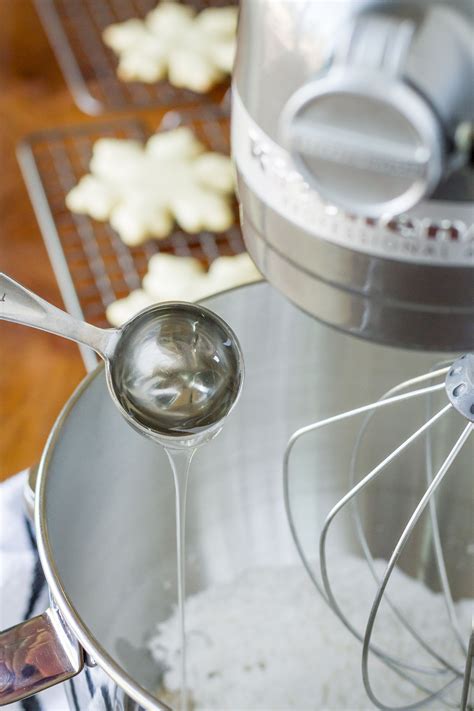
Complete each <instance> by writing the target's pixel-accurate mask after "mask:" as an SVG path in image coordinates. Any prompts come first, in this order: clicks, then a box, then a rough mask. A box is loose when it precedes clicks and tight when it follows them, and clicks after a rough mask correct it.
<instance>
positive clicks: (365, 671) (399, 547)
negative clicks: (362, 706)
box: [362, 423, 474, 711]
mask: <svg viewBox="0 0 474 711" xmlns="http://www.w3.org/2000/svg"><path fill="white" fill-rule="evenodd" d="M473 427H474V425H473V424H472V423H469V424H468V425H466V427H465V428H464V430H463V431H462V433H461V436H460V437H459V438H458V440H457V441H456V443H455V444H454V446H453V448H452V449H451V451H450V452H449V454H448V456H447V457H446V459H445V461H444V462H443V464H442V465H441V467H440V469H439V470H438V472H437V474H436V476H435V477H434V479H433V481H432V482H431V484H430V486H429V487H428V489H427V490H426V492H425V493H424V495H423V496H422V497H421V499H420V501H419V503H418V505H417V507H416V508H415V510H414V512H413V514H412V515H411V517H410V519H409V521H408V523H407V525H406V527H405V529H404V531H403V533H402V535H401V536H400V538H399V540H398V542H397V544H396V546H395V548H394V551H393V553H392V555H391V557H390V560H389V562H388V564H387V567H386V569H385V573H384V575H383V578H382V581H381V583H380V586H379V589H378V591H377V593H376V595H375V599H374V602H373V605H372V608H371V611H370V614H369V618H368V621H367V627H366V631H365V636H364V643H363V648H362V679H363V682H364V686H365V690H366V692H367V695H368V696H369V698H370V700H371V701H372V703H374V704H375V706H377V708H379V709H382V710H383V711H398V710H399V709H403V710H404V711H409V710H410V709H416V708H419V707H420V705H422V704H425V703H427V702H428V701H429V700H430V697H427V698H426V699H423V700H421V701H420V702H417V703H415V704H411V705H409V706H403V707H399V706H386V705H385V704H383V703H382V702H381V701H380V700H379V699H378V698H377V697H376V696H375V694H374V692H373V690H372V686H371V683H370V676H369V668H368V657H369V651H370V642H371V638H372V631H373V627H374V624H375V619H376V616H377V612H378V609H379V606H380V602H381V600H382V597H383V594H384V591H385V588H386V587H387V584H388V581H389V580H390V576H391V574H392V571H393V569H394V567H395V565H396V563H397V561H398V559H399V557H400V555H401V553H402V551H403V549H404V547H405V545H406V543H407V541H408V538H409V537H410V535H411V533H412V531H413V529H414V527H415V525H416V523H417V521H418V519H419V518H420V516H421V514H422V513H423V511H424V509H425V508H426V506H427V504H428V502H429V500H430V498H431V497H432V496H433V494H434V492H435V491H436V489H437V488H438V487H439V485H440V484H441V482H442V481H443V479H444V477H445V476H446V474H447V472H448V471H449V468H450V467H451V464H452V463H453V461H454V460H455V459H456V457H457V455H458V454H459V452H460V451H461V449H462V447H463V446H464V444H465V443H466V441H467V439H468V437H469V435H470V434H471V432H472V430H473ZM461 676H462V674H461Z"/></svg>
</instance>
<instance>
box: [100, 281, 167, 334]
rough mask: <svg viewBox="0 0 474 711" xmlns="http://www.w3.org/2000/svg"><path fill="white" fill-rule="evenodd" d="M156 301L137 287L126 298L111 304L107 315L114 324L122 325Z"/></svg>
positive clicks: (106, 312)
mask: <svg viewBox="0 0 474 711" xmlns="http://www.w3.org/2000/svg"><path fill="white" fill-rule="evenodd" d="M154 303H155V300H154V299H152V298H151V297H150V296H149V295H148V294H147V293H146V292H145V291H143V289H136V290H135V291H132V292H131V293H130V294H129V295H128V296H126V297H125V298H124V299H118V301H114V302H113V303H111V304H109V306H107V309H106V311H105V315H106V317H107V321H108V322H109V323H110V324H112V326H121V325H122V324H124V323H125V321H128V319H130V318H132V316H135V314H137V313H138V312H139V311H142V309H146V308H147V307H148V306H151V305H152V304H154Z"/></svg>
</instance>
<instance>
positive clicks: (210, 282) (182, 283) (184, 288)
mask: <svg viewBox="0 0 474 711" xmlns="http://www.w3.org/2000/svg"><path fill="white" fill-rule="evenodd" d="M261 278H262V277H261V274H260V272H259V271H258V270H257V268H256V266H255V265H254V263H253V262H252V260H251V259H250V257H249V255H248V254H246V253H244V254H239V255H237V256H235V257H218V258H217V259H215V260H214V261H213V262H212V264H211V266H210V267H209V270H208V271H206V270H205V269H204V267H203V265H202V264H201V262H200V261H199V260H198V259H195V258H194V257H177V256H175V255H173V254H155V255H154V256H153V257H152V258H151V259H150V262H149V264H148V272H147V274H146V275H145V277H144V279H143V283H142V288H141V289H136V290H135V291H132V292H131V294H129V295H128V296H127V297H125V298H124V299H119V300H118V301H114V302H113V303H112V304H110V305H109V306H108V308H107V319H108V321H109V322H110V323H111V324H112V326H121V325H122V324H123V323H125V321H128V319H129V318H131V317H132V316H134V315H135V314H137V313H138V312H139V311H141V310H142V309H144V308H146V307H147V306H151V305H152V304H156V303H158V302H161V301H199V300H200V299H204V298H206V297H207V296H211V295H212V294H217V293H218V292H219V291H224V290H225V289H231V288H233V287H234V286H240V285H242V284H248V283H251V282H254V281H258V280H259V279H261Z"/></svg>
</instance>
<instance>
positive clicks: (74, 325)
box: [0, 273, 119, 359]
mask: <svg viewBox="0 0 474 711" xmlns="http://www.w3.org/2000/svg"><path fill="white" fill-rule="evenodd" d="M0 319H4V320H5V321H13V322H14V323H21V324H23V325H24V326H32V327H33V328H38V329H40V330H41V331H49V332H50V333H55V334H57V335H58V336H64V338H69V339H70V340H71V341H76V342H77V343H83V344H84V345H86V346H90V348H93V349H94V350H95V351H96V352H97V353H98V354H99V355H100V356H102V358H104V359H107V357H108V356H109V355H110V353H111V349H112V348H113V344H114V343H115V341H116V340H117V337H118V333H119V332H118V330H117V329H114V328H108V329H105V328H97V326H91V325H90V324H89V323H85V322H84V321H79V320H78V319H75V318H73V317H72V316H70V315H69V314H67V313H66V312H65V311H61V309H58V308H56V306H53V305H52V304H50V303H48V302H47V301H45V300H44V299H41V298H40V297H39V296H37V295H36V294H34V293H33V292H32V291H30V290H29V289H26V288H25V287H24V286H22V285H21V284H19V283H18V282H16V281H14V279H11V278H10V277H9V276H7V275H6V274H2V273H0Z"/></svg>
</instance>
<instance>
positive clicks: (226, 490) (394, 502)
mask: <svg viewBox="0 0 474 711" xmlns="http://www.w3.org/2000/svg"><path fill="white" fill-rule="evenodd" d="M206 305H208V306H209V307H210V308H211V309H213V310H214V311H215V312H216V313H217V314H218V315H220V316H221V317H222V318H224V319H225V320H226V321H227V323H229V325H230V326H231V327H232V328H233V329H234V331H235V333H236V335H237V337H238V338H239V340H240V343H241V345H242V350H243V354H244V359H245V363H246V383H245V385H244V390H243V393H242V398H241V401H240V402H239V405H238V407H237V408H236V410H235V411H234V412H233V413H232V414H231V416H230V418H229V421H228V423H227V425H226V427H225V428H224V430H223V432H222V433H221V434H220V436H219V437H217V438H216V439H215V440H214V441H213V442H211V443H210V444H209V445H208V446H207V447H205V448H202V449H201V450H200V451H199V452H198V454H197V455H196V458H195V462H194V464H195V466H194V469H193V472H192V477H191V481H190V490H189V504H188V507H189V508H188V519H187V541H188V550H187V576H188V583H187V585H188V594H191V595H192V594H193V593H194V592H197V591H199V590H202V589H205V588H206V587H208V586H210V585H213V584H216V583H219V582H229V581H232V580H233V579H234V578H235V576H237V575H238V574H239V572H241V571H243V570H244V569H246V568H248V567H251V566H262V565H263V566H266V565H269V566H273V565H283V564H291V563H297V557H296V552H295V549H294V546H293V542H292V540H291V537H290V533H289V530H288V525H287V522H286V519H285V513H284V508H283V498H282V480H281V468H282V456H283V451H284V447H285V444H286V441H287V439H288V437H289V435H290V434H291V433H292V432H293V431H294V429H295V428H297V427H299V426H301V425H303V424H305V423H306V422H308V421H311V420H313V419H317V418H321V417H323V416H326V415H327V414H328V413H334V412H338V411H340V410H341V409H343V408H345V407H352V406H356V405H358V404H360V403H361V402H365V401H368V400H370V399H375V398H377V397H378V396H379V395H380V393H381V392H383V391H384V390H386V389H387V388H389V387H390V386H392V385H393V384H395V383H397V382H398V381H400V380H403V379H404V378H406V377H409V376H411V375H413V374H417V373H422V372H425V371H426V370H428V369H429V368H430V367H431V366H433V365H434V364H435V363H436V361H437V359H438V358H439V356H437V355H436V354H429V355H428V354H422V353H415V352H413V351H407V350H401V349H393V348H386V347H383V346H378V345H373V344H371V343H369V342H367V341H364V340H360V339H354V338H352V337H351V336H348V335H346V334H343V333H338V332H337V331H335V330H334V329H331V328H328V327H327V326H324V325H322V324H320V323H319V322H318V321H317V320H315V319H313V318H311V317H309V316H308V315H306V314H304V313H303V312H302V311H301V310H299V309H297V308H296V307H295V306H293V305H292V304H291V303H290V302H289V301H287V300H286V299H285V298H284V297H282V296H281V295H279V294H278V293H277V292H276V291H275V290H273V289H272V288H271V287H270V286H269V285H268V284H258V285H254V286H247V287H244V288H241V289H238V290H235V291H232V292H228V293H224V294H222V295H219V296H216V297H214V298H212V299H209V300H207V301H206ZM424 417H425V412H424V410H423V408H420V407H413V408H405V409H404V412H403V417H400V416H399V412H398V411H396V412H395V413H394V414H393V416H390V417H389V418H388V420H383V423H382V426H376V428H375V431H374V432H373V433H372V434H373V436H371V437H370V445H371V446H370V448H369V452H370V455H369V459H370V461H372V458H373V459H374V461H376V459H377V457H380V456H381V454H382V453H383V452H385V451H386V450H387V448H389V447H390V445H391V443H392V441H393V438H397V437H398V438H402V437H403V436H404V435H405V434H406V432H409V431H410V430H412V429H414V428H415V427H416V426H417V425H418V424H419V422H420V421H422V420H423V418H424ZM359 426H360V423H359V422H356V423H355V424H352V425H350V426H349V428H345V429H344V437H342V438H341V440H340V442H339V443H338V446H337V447H336V448H335V447H334V442H333V441H332V440H331V441H328V440H326V441H324V440H323V441H320V440H318V439H317V438H309V439H308V440H307V441H305V443H304V446H302V447H301V448H299V449H298V451H297V452H295V461H294V466H295V468H296V471H297V472H298V473H297V475H296V477H295V479H294V487H293V489H292V501H293V505H294V509H295V516H296V520H297V523H298V527H299V529H300V531H301V535H302V538H303V541H304V545H305V547H306V549H307V553H308V556H311V555H313V550H314V547H315V541H316V536H317V532H318V529H319V527H320V525H321V522H322V519H323V517H324V515H325V513H326V512H327V510H328V509H329V508H330V507H331V506H332V505H333V504H334V503H335V502H336V501H337V500H338V499H339V498H340V497H341V496H342V494H343V493H344V492H345V490H346V489H347V471H348V466H349V461H350V457H351V452H352V446H353V440H354V437H355V435H356V433H357V431H358V428H359ZM457 426H458V422H457V421H456V418H454V419H453V420H449V421H448V422H447V423H446V425H445V427H446V429H445V430H443V433H444V434H445V435H446V437H448V438H449V437H450V436H451V435H452V432H451V428H454V430H456V428H457ZM443 433H441V434H443ZM438 449H439V451H438ZM443 454H444V452H443V448H442V447H441V446H438V440H436V443H435V446H434V451H433V458H434V461H433V466H436V464H437V462H438V461H439V460H440V458H442V456H443ZM472 456H473V451H472V446H470V447H468V448H467V449H466V451H465V452H464V453H463V456H462V458H460V459H459V460H458V461H457V462H456V465H455V472H454V476H455V478H456V482H457V485H456V486H450V487H445V490H443V492H442V493H441V494H440V504H439V511H438V513H439V522H440V529H441V534H442V535H443V537H444V538H443V539H444V540H445V541H446V542H447V543H446V551H445V552H446V559H447V562H448V567H449V571H448V572H449V575H450V579H451V581H452V590H453V594H454V596H455V598H456V599H458V598H460V597H463V596H467V595H468V594H469V587H470V570H471V568H470V566H471V556H470V555H469V551H468V550H467V548H466V540H467V539H468V537H469V534H470V530H471V512H472V493H473V492H472V486H471V485H470V467H469V462H472ZM424 487H425V474H424V460H423V451H421V452H419V453H418V454H417V455H416V456H415V459H414V468H413V469H410V471H408V472H407V471H406V470H405V467H404V463H403V462H401V463H400V466H399V467H398V468H397V471H396V472H394V476H393V477H392V478H391V483H390V482H389V483H388V484H387V483H385V485H384V486H380V487H378V486H376V487H374V488H373V489H371V490H370V494H368V496H367V497H366V498H365V499H364V500H363V501H362V502H361V504H360V505H361V511H362V520H363V523H364V528H365V531H366V534H367V537H368V541H369V544H370V545H371V547H372V550H373V552H374V554H375V555H376V556H380V557H384V556H388V555H389V553H390V550H391V547H392V546H393V543H394V540H396V537H397V535H398V534H399V528H400V521H403V520H404V519H405V518H406V517H407V516H408V515H409V513H410V512H411V510H412V509H413V506H414V505H415V503H416V501H417V499H418V498H419V496H420V492H421V491H423V489H424ZM36 506H37V511H36V523H37V531H38V539H39V549H40V553H41V561H42V564H43V568H44V570H45V573H46V577H47V580H48V583H49V586H50V589H51V592H52V595H53V597H54V598H55V600H56V602H57V604H58V605H59V608H60V611H61V614H62V616H63V618H64V619H65V621H66V623H67V625H68V626H69V628H70V629H71V630H72V633H73V634H74V635H75V636H76V637H77V638H78V639H79V640H80V642H81V644H82V645H83V647H84V649H85V650H86V652H87V653H88V655H90V657H89V658H93V660H94V661H95V663H96V664H98V665H99V666H98V668H97V669H92V670H89V671H88V672H87V673H89V674H90V675H92V676H93V677H94V678H99V677H100V678H101V680H102V681H101V682H99V681H98V682H97V683H105V682H104V680H105V679H106V678H107V677H106V676H105V675H104V674H103V672H105V674H106V675H107V676H108V678H109V681H110V680H112V681H113V682H114V683H115V684H116V685H117V688H116V693H117V698H119V697H120V698H126V697H130V698H131V699H133V700H134V702H137V703H140V704H142V705H143V706H145V707H146V708H156V709H159V708H166V707H164V706H163V705H161V704H160V702H159V701H157V700H156V699H154V698H153V696H152V694H153V692H155V691H156V689H157V687H158V685H159V674H158V670H157V668H156V666H155V665H154V664H153V663H152V660H151V659H150V658H149V657H148V656H147V652H146V641H147V639H149V637H150V634H151V633H152V632H153V630H154V628H155V626H156V624H157V623H158V622H159V621H163V620H165V619H166V618H167V617H168V616H169V615H170V614H171V612H172V610H173V608H174V606H175V601H176V590H175V578H176V576H175V566H176V551H175V522H174V490H173V483H172V477H171V472H170V469H169V463H168V461H167V459H166V455H165V453H164V451H162V450H161V449H160V448H158V447H156V446H154V445H153V443H151V442H148V441H146V440H145V439H144V438H143V437H141V436H140V435H139V434H137V433H136V432H134V431H133V430H132V429H131V428H130V427H129V426H128V425H127V423H126V422H125V421H124V420H123V419H122V418H121V417H120V415H119V414H118V412H117V411H116V409H115V408H114V405H113V403H112V402H111V400H110V398H109V397H108V395H107V390H106V383H105V378H104V372H103V369H102V368H99V369H98V370H97V371H96V372H95V373H93V374H92V376H90V377H89V379H88V380H87V381H86V382H85V383H84V384H83V385H82V386H81V387H80V389H79V391H78V392H77V394H76V395H75V396H74V397H73V399H72V401H71V402H70V403H69V404H68V405H67V406H66V408H65V410H64V412H63V414H62V416H61V418H60V420H59V422H58V423H57V425H56V427H55V430H54V431H53V433H52V435H51V439H50V442H49V444H48V447H47V449H46V451H45V454H44V457H43V461H42V464H41V468H40V475H39V486H38V488H37V502H36ZM453 511H455V512H456V515H455V516H453V515H452V512H453ZM426 524H427V525H426V526H425V522H423V525H422V526H420V530H419V531H418V535H417V536H415V537H414V539H413V541H412V542H411V545H410V547H409V550H408V551H407V554H406V556H405V557H404V559H403V561H402V568H403V569H404V570H405V571H406V572H408V573H409V574H410V575H413V576H416V577H417V578H418V579H419V580H421V581H423V582H424V583H426V584H427V585H428V586H430V587H432V588H433V589H434V590H438V589H439V588H438V578H437V569H436V565H435V561H434V558H433V557H432V556H430V555H428V556H427V555H426V550H427V548H426V541H427V538H426V537H427V536H429V525H428V524H429V522H426ZM336 546H337V550H338V551H339V552H341V553H342V554H354V555H360V551H359V549H358V546H357V543H356V541H355V538H354V535H353V530H352V527H351V525H350V522H348V525H347V527H344V526H343V527H342V529H340V531H339V535H338V537H337V540H336ZM367 574H368V575H370V573H369V572H368V573H367ZM316 594H317V593H316V592H315V595H316ZM328 614H330V613H329V611H328ZM275 625H276V626H278V620H275ZM320 662H321V660H302V663H303V664H306V665H307V668H308V674H310V673H311V668H312V665H313V664H318V663H320ZM354 664H355V665H357V664H358V660H357V659H354ZM98 669H101V670H102V671H101V672H100V674H99V672H98ZM84 674H85V672H82V674H81V675H80V676H79V677H76V678H75V679H73V680H72V681H71V682H70V684H72V688H74V695H75V697H76V699H77V698H78V697H79V698H80V699H81V703H80V704H79V708H81V709H83V708H87V706H86V701H88V700H89V699H90V692H89V691H88V685H87V684H86V681H85V676H84ZM98 674H99V676H97V675H98ZM81 694H82V696H81ZM124 694H125V697H124V696H123V695H124ZM117 703H118V702H117ZM123 703H124V704H125V701H124V702H123ZM127 703H129V706H127V705H125V706H124V708H133V706H130V703H131V702H130V701H129V702H127ZM117 708H121V707H120V705H119V706H117Z"/></svg>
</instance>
